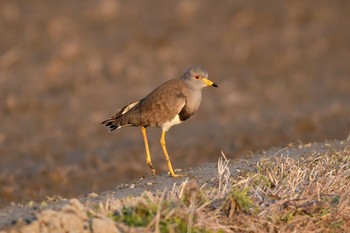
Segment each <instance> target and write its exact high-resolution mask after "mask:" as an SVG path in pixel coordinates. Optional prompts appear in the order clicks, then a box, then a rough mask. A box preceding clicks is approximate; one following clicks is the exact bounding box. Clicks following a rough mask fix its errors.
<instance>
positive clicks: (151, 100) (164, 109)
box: [101, 66, 218, 177]
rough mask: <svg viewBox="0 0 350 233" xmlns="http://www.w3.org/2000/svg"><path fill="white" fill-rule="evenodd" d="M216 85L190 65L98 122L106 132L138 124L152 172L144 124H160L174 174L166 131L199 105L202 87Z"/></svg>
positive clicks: (164, 146) (185, 118)
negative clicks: (167, 145) (182, 71)
mask: <svg viewBox="0 0 350 233" xmlns="http://www.w3.org/2000/svg"><path fill="white" fill-rule="evenodd" d="M208 86H211V87H218V85H217V84H216V83H214V82H213V81H211V80H209V79H208V72H207V71H206V70H205V69H204V68H202V67H199V66H192V67H189V68H188V69H187V70H186V71H185V72H184V74H183V75H182V76H181V77H180V78H178V79H171V80H169V81H166V82H165V83H163V84H161V85H160V86H158V87H157V88H156V89H154V90H153V91H152V92H150V93H149V94H148V95H147V96H146V97H144V98H143V99H141V100H138V101H136V102H132V103H130V104H128V105H126V106H124V107H122V108H121V109H120V110H118V112H117V113H116V114H115V115H113V116H112V117H110V118H108V119H107V120H104V121H102V122H101V124H103V125H104V126H105V127H107V129H108V130H109V132H111V131H113V130H116V129H121V128H124V127H130V126H135V127H141V132H142V136H143V141H144V146H145V151H146V163H147V165H148V166H149V167H150V168H151V170H152V173H153V176H155V175H156V173H157V172H156V170H155V169H154V167H153V165H152V159H151V154H150V151H149V145H148V139H147V132H146V130H147V127H160V128H161V130H162V133H161V138H160V144H161V147H162V150H163V153H164V157H165V161H166V163H167V166H168V169H169V174H170V176H171V177H180V176H183V175H182V174H175V172H174V170H173V167H172V164H171V161H170V157H169V154H168V152H167V149H166V142H165V134H166V132H167V131H168V130H169V129H170V128H171V127H172V126H174V125H178V124H180V123H182V122H184V121H185V120H187V119H189V118H190V117H191V116H192V115H193V114H194V113H195V112H196V111H197V109H198V107H199V105H200V102H201V97H202V89H203V88H204V87H208Z"/></svg>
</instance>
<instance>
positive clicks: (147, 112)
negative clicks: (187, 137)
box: [139, 79, 186, 126]
mask: <svg viewBox="0 0 350 233" xmlns="http://www.w3.org/2000/svg"><path fill="white" fill-rule="evenodd" d="M183 88H184V83H183V81H182V80H179V79H174V80H170V81H168V82H166V83H164V84H162V85H161V86H159V87H158V88H157V89H155V90H154V91H153V92H151V93H150V94H149V95H148V96H146V97H145V98H144V99H143V100H141V101H140V106H139V108H140V121H141V124H142V125H146V126H159V125H161V124H162V123H165V122H168V121H171V120H172V119H174V117H175V116H176V115H177V114H178V113H179V112H180V111H181V109H182V108H183V107H184V105H185V104H186V97H185V95H184V94H183Z"/></svg>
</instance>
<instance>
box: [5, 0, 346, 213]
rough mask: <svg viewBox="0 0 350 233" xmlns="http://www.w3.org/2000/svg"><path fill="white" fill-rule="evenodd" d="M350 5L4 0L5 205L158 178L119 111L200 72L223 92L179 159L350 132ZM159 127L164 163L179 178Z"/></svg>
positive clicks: (156, 158) (173, 150)
mask: <svg viewBox="0 0 350 233" xmlns="http://www.w3.org/2000/svg"><path fill="white" fill-rule="evenodd" d="M349 12H350V2H349V1H344V0H335V1H326V0H319V1H294V0H293V1H292V0H290V1H283V2H280V1H264V2H262V1H259V0H253V1H243V0H241V1H229V0H227V1H222V2H220V4H217V3H216V2H214V1H209V0H207V1H184V0H183V1H154V0H152V1H147V2H146V1H145V2H140V1H136V0H132V1H121V0H120V1H118V0H103V1H97V0H87V1H68V0H63V1H44V0H35V1H20V0H3V1H1V2H0V35H1V36H0V108H1V110H0V120H1V126H0V206H1V207H4V206H8V205H9V204H10V203H28V201H31V200H34V201H39V200H43V199H45V198H46V197H48V196H49V197H52V196H56V195H58V196H62V197H66V198H70V197H75V196H77V195H80V194H84V193H90V192H101V191H103V190H107V189H112V188H113V187H115V186H116V185H118V184H121V183H127V182H130V181H131V180H138V179H140V178H141V177H143V176H145V177H150V176H151V172H150V170H149V168H148V167H147V166H146V165H145V162H144V160H145V154H144V146H143V142H142V137H141V133H140V130H139V129H137V128H128V129H122V130H120V131H118V132H113V133H107V131H106V130H105V129H104V128H103V127H102V126H101V125H100V122H101V121H102V120H104V119H105V118H106V117H109V116H110V115H112V114H113V113H114V112H115V111H116V110H117V109H118V108H120V107H122V106H123V105H124V104H127V103H129V102H131V101H134V100H137V99H139V98H142V97H144V96H145V95H146V94H147V93H148V92H149V91H151V90H153V88H155V87H156V86H157V85H159V84H160V83H162V82H164V81H166V80H168V79H171V78H177V77H179V76H180V75H181V74H182V72H183V71H184V70H185V69H186V68H187V67H188V66H190V65H192V64H199V65H202V66H203V67H205V68H206V69H207V71H208V73H209V77H210V79H211V80H213V81H215V82H216V83H217V84H218V85H219V88H218V89H209V88H208V89H206V90H204V93H203V100H202V104H201V107H200V109H199V111H198V112H197V113H196V114H195V115H194V116H193V117H192V118H191V119H189V120H188V121H187V122H185V123H184V124H182V125H180V126H177V127H174V128H172V129H171V130H170V132H169V133H168V134H167V145H168V150H169V152H170V156H171V159H172V161H173V165H174V166H175V167H176V168H182V169H185V170H188V169H190V168H191V167H196V166H198V165H200V164H204V163H206V162H214V161H216V160H217V159H218V157H219V156H220V151H221V150H223V151H224V152H225V154H226V155H227V156H228V157H229V158H238V157H239V156H242V155H247V154H249V152H250V151H258V150H263V149H266V148H270V147H271V146H282V145H287V144H289V143H296V142H300V141H301V142H305V143H306V142H314V141H324V140H327V139H345V138H347V137H348V135H349V133H350V130H349V128H350V127H349V126H350V117H349V116H350V91H349V89H350V78H349V76H350V66H349V61H350V43H349V41H350V30H349V28H350V20H349V18H348V14H349ZM159 137H160V131H159V129H151V130H149V140H150V146H151V152H152V154H153V163H154V165H155V167H156V168H157V169H158V171H159V172H160V174H165V172H166V171H167V167H166V163H165V161H164V158H163V155H162V152H161V148H160V145H159Z"/></svg>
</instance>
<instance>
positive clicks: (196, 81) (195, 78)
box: [181, 66, 218, 89]
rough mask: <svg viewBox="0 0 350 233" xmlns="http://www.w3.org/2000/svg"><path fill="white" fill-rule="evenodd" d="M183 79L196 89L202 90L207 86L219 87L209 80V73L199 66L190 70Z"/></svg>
mask: <svg viewBox="0 0 350 233" xmlns="http://www.w3.org/2000/svg"><path fill="white" fill-rule="evenodd" d="M181 79H183V80H184V81H186V82H187V83H188V84H189V85H190V86H191V87H192V88H195V89H202V88H203V87H207V86H212V87H218V85H216V84H215V83H214V82H213V81H210V80H209V79H208V73H207V71H206V70H205V69H203V68H201V67H198V66H193V67H190V68H188V69H187V70H186V71H185V73H184V74H183V75H182V77H181Z"/></svg>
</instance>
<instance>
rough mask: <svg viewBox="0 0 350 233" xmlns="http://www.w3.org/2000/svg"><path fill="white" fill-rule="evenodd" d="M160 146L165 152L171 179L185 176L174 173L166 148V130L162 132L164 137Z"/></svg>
mask: <svg viewBox="0 0 350 233" xmlns="http://www.w3.org/2000/svg"><path fill="white" fill-rule="evenodd" d="M160 145H161V146H162V149H163V152H164V156H165V161H166V163H167V164H168V168H169V173H170V176H171V177H180V176H184V175H179V174H175V173H174V170H173V166H172V165H171V162H170V158H169V155H168V152H167V150H166V147H165V131H164V130H162V136H161V138H160Z"/></svg>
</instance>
